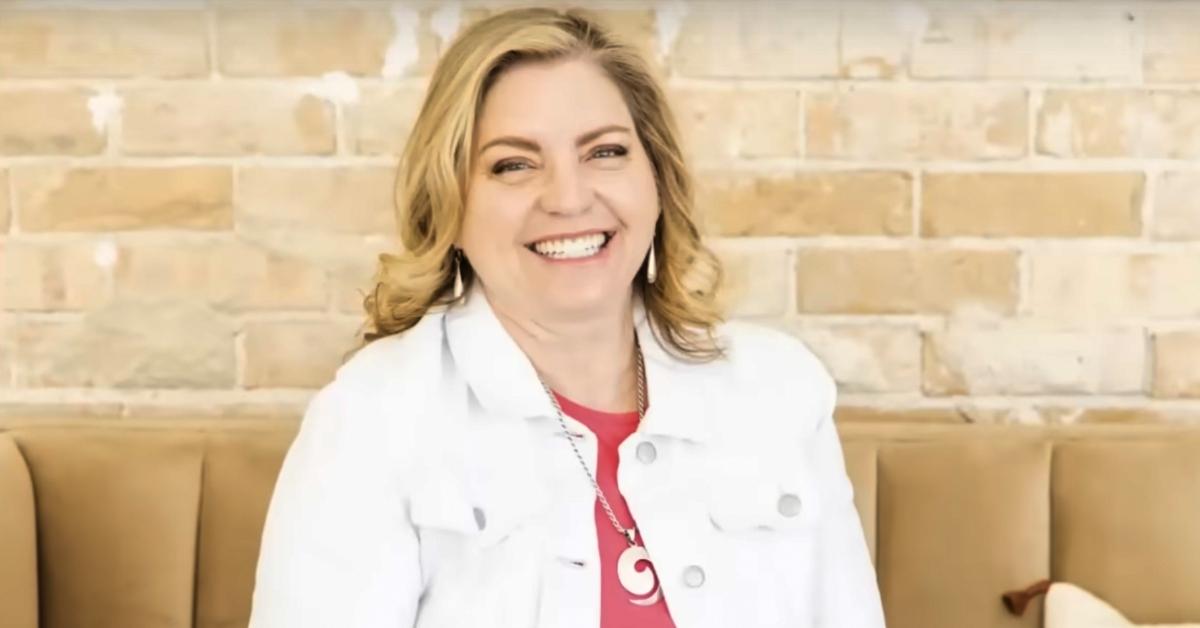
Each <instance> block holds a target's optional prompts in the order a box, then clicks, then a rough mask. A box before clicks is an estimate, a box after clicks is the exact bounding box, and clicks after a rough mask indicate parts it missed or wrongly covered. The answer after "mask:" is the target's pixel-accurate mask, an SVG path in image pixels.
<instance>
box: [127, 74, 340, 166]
mask: <svg viewBox="0 0 1200 628" xmlns="http://www.w3.org/2000/svg"><path fill="white" fill-rule="evenodd" d="M124 98H125V106H124V116H123V125H124V128H123V129H122V134H121V139H122V146H121V148H122V150H123V151H124V152H126V153H128V154H132V155H254V154H263V155H296V154H300V155H328V154H331V153H332V152H333V151H334V148H335V144H334V132H335V131H334V112H333V106H332V105H331V104H330V103H328V102H325V101H323V100H321V99H320V98H317V97H316V96H313V95H310V94H305V93H303V92H302V91H301V90H300V89H298V88H296V87H291V86H289V87H277V86H264V85H239V84H236V83H209V84H190V85H171V86H169V87H157V86H156V87H138V88H131V89H129V90H128V91H126V92H125V93H124Z"/></svg>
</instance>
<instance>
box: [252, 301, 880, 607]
mask: <svg viewBox="0 0 1200 628" xmlns="http://www.w3.org/2000/svg"><path fill="white" fill-rule="evenodd" d="M634 309H635V322H636V330H637V334H638V338H639V342H640V343H641V346H642V350H643V354H644V356H645V362H646V379H647V387H648V399H649V406H650V407H649V408H648V410H647V412H646V414H645V416H644V418H643V421H642V423H641V424H640V426H639V427H638V429H637V431H636V432H635V433H634V434H633V435H632V436H630V437H629V438H628V439H627V440H626V441H625V442H623V443H622V444H621V446H620V449H619V452H620V460H621V463H620V467H619V470H618V483H619V485H620V487H621V493H622V494H623V495H624V497H625V499H626V501H627V503H628V505H629V509H630V512H631V513H632V514H633V516H634V518H635V519H636V521H637V524H638V527H639V530H640V533H641V535H642V538H643V539H644V541H645V545H646V548H647V550H648V551H649V553H650V557H651V559H652V560H653V562H654V565H655V569H656V571H657V573H658V575H659V579H660V586H661V589H662V595H663V596H664V598H665V600H666V603H667V606H668V608H669V609H670V612H671V616H672V617H673V618H674V620H675V624H676V626H678V627H679V628H728V627H730V626H739V627H742V626H744V627H746V628H772V627H780V628H782V627H788V628H802V627H822V628H881V627H882V626H883V625H884V623H883V612H882V609H881V605H880V599H879V591H878V588H877V586H876V581H875V572H874V570H873V568H872V565H871V562H870V556H869V554H868V551H867V546H866V542H865V539H864V536H863V529H862V526H861V523H860V521H859V518H858V515H857V513H856V511H855V509H854V505H853V503H852V490H853V489H852V486H851V484H850V481H849V479H848V477H847V475H846V471H845V466H844V463H843V459H842V451H841V446H840V443H839V440H838V437H837V434H836V432H835V427H834V423H833V421H832V418H831V414H832V410H833V407H834V401H835V396H836V387H835V385H834V383H833V381H832V379H831V378H830V377H829V375H828V373H827V372H826V370H825V369H824V368H823V367H822V365H821V364H820V362H819V361H818V360H817V359H816V358H815V357H814V356H813V354H812V353H810V352H809V351H808V350H807V349H806V348H805V347H804V345H803V344H801V343H800V342H799V341H798V340H796V339H794V338H792V337H790V336H788V335H786V334H784V333H782V332H779V331H775V330H771V329H769V328H766V327H762V326H758V325H753V324H749V323H745V322H736V321H735V322H728V323H725V324H724V325H722V326H721V327H720V328H719V331H720V333H721V335H722V337H723V338H724V339H725V343H726V346H727V347H728V348H729V359H727V360H719V361H716V362H710V363H705V364H693V363H686V362H682V361H679V360H677V359H675V358H673V357H671V356H670V355H669V354H667V353H666V352H665V351H664V350H663V348H662V347H661V346H660V345H658V344H657V342H656V341H655V340H654V338H653V336H652V335H651V332H650V327H649V322H648V320H647V318H646V314H645V309H644V306H643V305H642V303H641V302H640V300H638V299H635V301H634ZM554 417H555V411H554V408H553V406H552V404H551V402H550V400H549V399H548V398H547V396H546V393H545V391H544V390H543V389H542V387H541V385H540V383H539V382H538V379H537V375H536V372H535V371H534V369H533V366H532V364H531V363H530V362H529V360H528V359H527V358H526V357H525V354H524V353H523V352H522V351H521V350H520V348H519V347H518V346H517V344H516V343H515V342H514V341H513V340H512V338H511V336H509V335H508V333H507V332H506V331H505V329H504V328H503V327H502V326H501V325H500V322H499V321H498V320H497V318H496V317H495V315H494V313H493V311H492V309H491V307H490V305H489V304H488V302H487V299H486V298H485V296H484V294H483V293H482V292H481V291H480V290H479V289H477V288H476V289H474V290H472V291H471V292H470V293H469V294H468V300H467V303H465V304H463V305H460V306H456V307H453V308H450V309H448V310H445V311H434V312H430V313H429V314H427V315H426V316H425V317H424V318H423V319H422V320H421V322H420V323H418V324H417V325H416V326H415V327H413V328H412V329H410V330H408V331H406V332H404V333H402V334H398V335H394V336H389V337H386V338H383V339H380V340H377V341H375V342H373V343H371V344H370V345H368V346H367V347H365V348H363V349H362V350H361V351H360V352H359V353H357V354H355V356H354V357H353V358H351V359H350V360H349V361H348V362H346V364H344V365H343V366H342V367H341V368H340V369H339V370H338V372H337V376H336V378H335V379H334V381H333V382H332V383H330V384H328V385H327V386H325V387H324V388H322V389H321V390H320V391H319V392H318V393H317V395H316V396H315V397H314V398H313V399H312V401H311V402H310V404H309V406H308V409H307V411H306V412H305V416H304V419H303V422H302V424H301V427H300V431H299V433H298V435H297V438H296V440H295V442H294V443H293V445H292V446H291V449H290V450H289V452H288V454H287V457H286V459H285V461H284V464H283V468H282V470H281V472H280V474H279V479H278V481H277V485H276V487H275V493H274V496H273V497H272V499H271V503H270V509H269V512H268V516H267V520H266V526H265V529H264V531H263V538H262V550H261V554H260V556H259V563H258V571H257V582H256V586H255V590H254V600H253V611H252V616H251V620H250V626H251V628H318V627H319V628H408V627H419V628H488V627H497V628H500V627H505V628H509V627H520V628H526V627H534V626H537V627H543V628H595V627H597V626H598V625H599V621H600V571H599V569H600V565H599V563H598V559H599V550H598V546H597V537H596V534H597V533H596V523H595V519H594V516H595V515H594V507H595V499H596V497H595V493H594V492H593V489H592V486H591V485H590V483H589V482H588V480H587V477H586V476H585V475H584V473H583V470H582V469H581V468H580V466H579V461H578V460H577V459H576V458H575V455H574V453H573V452H572V451H571V448H570V446H569V443H568V442H567V441H566V437H565V436H563V434H562V432H561V428H560V427H559V425H558V422H557V419H555V418H554ZM567 424H568V426H569V427H570V429H571V430H573V431H574V432H577V433H578V434H581V435H582V436H581V438H580V439H579V440H578V441H577V443H578V446H579V448H580V451H581V453H582V454H583V456H584V458H585V459H586V460H588V461H589V463H590V464H592V465H594V464H595V460H596V439H595V437H594V436H593V435H592V434H591V432H590V431H589V430H588V429H587V428H586V427H584V426H583V425H582V424H581V423H579V422H577V421H575V420H573V419H571V418H570V417H567ZM643 442H649V443H652V444H653V447H654V448H655V450H656V453H657V456H655V457H654V459H653V461H651V462H642V461H641V460H639V458H638V457H637V455H636V454H635V453H634V452H635V450H636V449H637V447H638V445H639V444H641V443H643ZM643 449H645V447H644V448H643ZM643 458H647V457H646V456H643ZM592 468H593V470H594V468H595V467H594V466H593V467H592ZM797 499H798V500H799V505H800V507H799V508H798V509H797V508H795V506H796V503H797ZM606 568H612V566H611V565H609V566H606Z"/></svg>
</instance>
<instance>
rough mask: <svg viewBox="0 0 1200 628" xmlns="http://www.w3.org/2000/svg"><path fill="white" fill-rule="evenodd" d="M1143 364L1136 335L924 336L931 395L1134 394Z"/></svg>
mask: <svg viewBox="0 0 1200 628" xmlns="http://www.w3.org/2000/svg"><path fill="white" fill-rule="evenodd" d="M1145 360H1146V342H1145V338H1144V336H1143V334H1142V331H1141V330H1140V329H1134V330H1128V331H1126V330H1112V331H1080V330H1069V331H1055V330H1045V329H1035V328H1027V327H1023V326H1020V325H1017V324H1012V325H1003V326H996V327H987V328H950V329H945V330H939V331H934V332H931V333H928V334H926V336H925V362H924V365H925V366H924V381H925V383H924V389H925V393H926V394H928V395H935V396H941V395H1037V394H1130V393H1138V392H1142V390H1143V383H1142V380H1143V374H1144V372H1145V368H1144V367H1145Z"/></svg>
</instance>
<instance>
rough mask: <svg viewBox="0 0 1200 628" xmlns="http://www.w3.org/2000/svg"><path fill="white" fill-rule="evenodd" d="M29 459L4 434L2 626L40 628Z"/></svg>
mask: <svg viewBox="0 0 1200 628" xmlns="http://www.w3.org/2000/svg"><path fill="white" fill-rule="evenodd" d="M34 521H35V518H34V512H33V484H32V483H31V482H30V481H29V471H28V469H27V467H26V466H25V460H24V459H23V458H22V457H21V452H20V451H19V450H18V449H17V445H16V443H14V442H13V440H12V438H10V437H9V436H8V435H7V434H0V626H6V627H7V626H11V627H12V628H35V627H36V626H37V599H38V597H37V594H38V591H37V535H36V532H35V526H34Z"/></svg>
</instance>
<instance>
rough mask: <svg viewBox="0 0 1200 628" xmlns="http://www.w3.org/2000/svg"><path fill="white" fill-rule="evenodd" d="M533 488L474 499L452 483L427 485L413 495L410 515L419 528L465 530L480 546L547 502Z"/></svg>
mask: <svg viewBox="0 0 1200 628" xmlns="http://www.w3.org/2000/svg"><path fill="white" fill-rule="evenodd" d="M533 494H534V493H533V492H528V493H524V494H519V493H518V494H516V495H513V494H508V495H500V494H494V495H479V496H477V497H476V498H475V499H470V498H468V497H467V496H466V494H465V492H463V491H461V490H458V489H456V488H454V487H452V486H447V485H445V484H442V485H441V486H433V485H432V484H429V485H426V487H424V488H423V489H422V490H418V491H415V492H414V493H413V494H412V496H411V498H410V504H411V508H410V516H411V518H412V522H413V524H414V525H416V526H418V527H419V528H426V529H438V530H444V531H451V532H456V533H459V534H462V535H463V536H465V537H467V538H469V539H471V540H472V542H473V543H474V544H476V545H478V546H489V545H493V544H495V543H497V542H499V541H502V540H504V539H505V538H507V537H508V536H509V534H510V533H512V531H513V530H514V529H515V528H517V527H518V526H520V525H521V524H522V523H524V522H526V521H528V520H529V519H530V518H532V517H534V516H535V515H536V514H537V513H538V512H540V510H541V509H542V508H543V507H544V506H545V504H544V503H543V502H542V501H541V500H536V499H534V498H533Z"/></svg>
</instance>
